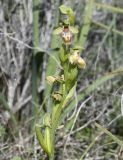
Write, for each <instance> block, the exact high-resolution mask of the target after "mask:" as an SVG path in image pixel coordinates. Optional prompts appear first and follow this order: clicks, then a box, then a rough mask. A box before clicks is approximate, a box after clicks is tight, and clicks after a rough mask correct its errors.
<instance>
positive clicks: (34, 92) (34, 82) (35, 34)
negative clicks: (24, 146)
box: [32, 0, 40, 116]
mask: <svg viewBox="0 0 123 160" xmlns="http://www.w3.org/2000/svg"><path fill="white" fill-rule="evenodd" d="M39 4H40V1H39V0H33V45H34V48H36V47H39V10H37V8H38V6H39ZM36 53H37V49H34V50H33V59H32V114H34V116H35V115H36V113H37V108H36V105H35V104H37V103H38V95H37V61H36Z"/></svg>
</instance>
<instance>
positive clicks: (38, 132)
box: [35, 124, 50, 155]
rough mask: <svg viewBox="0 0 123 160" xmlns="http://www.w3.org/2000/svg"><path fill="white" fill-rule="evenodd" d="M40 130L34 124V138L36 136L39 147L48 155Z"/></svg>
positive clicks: (38, 126)
mask: <svg viewBox="0 0 123 160" xmlns="http://www.w3.org/2000/svg"><path fill="white" fill-rule="evenodd" d="M40 128H41V127H40V125H38V124H36V126H35V131H36V136H37V139H38V142H39V144H40V146H41V147H42V149H43V150H44V151H45V152H46V153H47V154H48V155H49V154H50V153H49V151H48V149H47V146H46V144H45V141H44V137H43V135H42V133H41V130H40Z"/></svg>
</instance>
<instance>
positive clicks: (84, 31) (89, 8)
mask: <svg viewBox="0 0 123 160" xmlns="http://www.w3.org/2000/svg"><path fill="white" fill-rule="evenodd" d="M93 3H94V0H90V1H88V2H87V4H86V7H85V12H84V20H83V21H84V23H83V26H82V28H81V31H80V37H79V40H78V43H79V45H80V46H82V47H84V45H85V42H86V39H87V35H88V32H89V30H90V24H91V17H92V12H93Z"/></svg>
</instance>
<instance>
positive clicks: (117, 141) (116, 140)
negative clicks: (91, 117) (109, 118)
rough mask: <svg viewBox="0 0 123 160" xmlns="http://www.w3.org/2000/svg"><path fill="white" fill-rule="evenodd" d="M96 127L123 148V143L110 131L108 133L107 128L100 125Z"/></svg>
mask: <svg viewBox="0 0 123 160" xmlns="http://www.w3.org/2000/svg"><path fill="white" fill-rule="evenodd" d="M95 125H96V127H97V128H99V129H100V130H101V131H103V132H104V133H106V134H107V135H108V136H109V137H110V138H111V139H113V140H114V141H115V142H116V143H117V144H118V145H119V146H121V147H123V141H122V140H120V139H119V138H117V137H116V136H114V135H113V134H112V133H111V132H110V131H108V130H107V129H106V128H104V127H102V126H101V125H100V124H98V123H95Z"/></svg>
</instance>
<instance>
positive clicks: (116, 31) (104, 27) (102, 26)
mask: <svg viewBox="0 0 123 160" xmlns="http://www.w3.org/2000/svg"><path fill="white" fill-rule="evenodd" d="M92 23H94V24H95V25H97V26H99V27H101V28H103V29H105V30H109V29H110V27H109V26H107V25H105V24H103V23H101V22H96V21H93V20H92ZM110 31H112V32H113V33H116V34H118V35H120V36H123V32H122V31H119V30H117V29H115V28H111V29H110Z"/></svg>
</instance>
